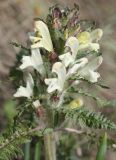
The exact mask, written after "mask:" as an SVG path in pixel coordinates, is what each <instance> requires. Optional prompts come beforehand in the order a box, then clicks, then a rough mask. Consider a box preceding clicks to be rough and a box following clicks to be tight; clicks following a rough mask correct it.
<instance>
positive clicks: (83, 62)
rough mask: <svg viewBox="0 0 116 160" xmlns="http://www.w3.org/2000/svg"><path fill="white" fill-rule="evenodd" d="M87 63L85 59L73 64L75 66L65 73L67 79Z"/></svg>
mask: <svg viewBox="0 0 116 160" xmlns="http://www.w3.org/2000/svg"><path fill="white" fill-rule="evenodd" d="M86 63H88V59H87V58H81V59H79V60H78V61H76V62H75V64H74V65H73V66H72V67H71V68H70V69H69V71H68V73H67V78H69V77H71V76H72V75H73V74H75V73H76V72H77V71H78V70H79V69H80V68H82V67H84V66H85V65H86Z"/></svg>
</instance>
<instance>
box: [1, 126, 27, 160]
mask: <svg viewBox="0 0 116 160" xmlns="http://www.w3.org/2000/svg"><path fill="white" fill-rule="evenodd" d="M8 133H9V136H5V135H3V136H1V137H0V159H1V160H12V158H13V157H17V155H18V154H21V155H23V152H22V150H21V148H20V145H21V144H23V143H25V142H27V140H28V139H29V137H28V136H27V129H26V128H25V127H22V128H20V129H18V130H17V131H16V132H15V133H13V132H12V133H10V132H8V131H7V134H8Z"/></svg>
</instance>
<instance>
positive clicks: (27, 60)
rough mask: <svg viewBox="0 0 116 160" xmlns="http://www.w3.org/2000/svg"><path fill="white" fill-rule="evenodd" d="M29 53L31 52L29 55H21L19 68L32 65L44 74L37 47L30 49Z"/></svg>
mask: <svg viewBox="0 0 116 160" xmlns="http://www.w3.org/2000/svg"><path fill="white" fill-rule="evenodd" d="M31 53H32V55H31V56H23V58H22V64H21V65H20V67H19V68H20V69H21V70H23V69H25V68H27V67H33V68H34V69H36V70H37V71H38V72H39V73H40V74H41V75H45V68H44V65H43V60H42V57H41V54H40V50H39V48H35V49H31Z"/></svg>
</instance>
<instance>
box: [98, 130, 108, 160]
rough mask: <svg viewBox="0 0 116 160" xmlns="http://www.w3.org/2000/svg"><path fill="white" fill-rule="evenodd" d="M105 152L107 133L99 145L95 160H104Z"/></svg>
mask: <svg viewBox="0 0 116 160" xmlns="http://www.w3.org/2000/svg"><path fill="white" fill-rule="evenodd" d="M106 150H107V133H105V135H104V137H103V139H102V141H101V143H100V146H99V149H98V153H97V156H96V160H105V155H106Z"/></svg>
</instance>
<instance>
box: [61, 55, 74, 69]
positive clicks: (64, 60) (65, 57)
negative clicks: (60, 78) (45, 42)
mask: <svg viewBox="0 0 116 160" xmlns="http://www.w3.org/2000/svg"><path fill="white" fill-rule="evenodd" d="M59 59H60V60H61V61H62V63H63V64H64V65H65V67H68V66H69V65H70V64H72V63H73V62H74V58H73V57H72V55H71V54H70V52H67V53H65V54H62V55H60V56H59Z"/></svg>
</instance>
